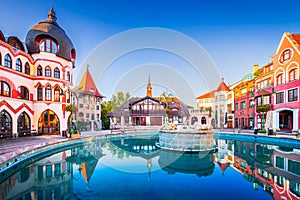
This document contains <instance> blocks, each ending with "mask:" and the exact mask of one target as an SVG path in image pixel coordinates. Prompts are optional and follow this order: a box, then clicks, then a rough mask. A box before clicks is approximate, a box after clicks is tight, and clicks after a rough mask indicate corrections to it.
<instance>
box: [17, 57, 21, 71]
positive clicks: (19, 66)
mask: <svg viewBox="0 0 300 200" xmlns="http://www.w3.org/2000/svg"><path fill="white" fill-rule="evenodd" d="M16 70H17V71H19V72H22V62H21V60H20V58H18V59H17V60H16Z"/></svg>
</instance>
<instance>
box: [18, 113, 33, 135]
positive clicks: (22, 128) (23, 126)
mask: <svg viewBox="0 0 300 200" xmlns="http://www.w3.org/2000/svg"><path fill="white" fill-rule="evenodd" d="M30 124H31V123H30V117H29V115H28V114H27V113H26V112H22V113H21V114H20V115H19V117H18V133H19V134H20V133H21V134H22V133H29V132H30V129H31V125H30Z"/></svg>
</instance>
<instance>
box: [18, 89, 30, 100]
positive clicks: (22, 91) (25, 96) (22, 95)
mask: <svg viewBox="0 0 300 200" xmlns="http://www.w3.org/2000/svg"><path fill="white" fill-rule="evenodd" d="M18 93H19V95H18V98H20V99H26V100H29V92H28V89H27V88H26V87H24V86H20V87H18Z"/></svg>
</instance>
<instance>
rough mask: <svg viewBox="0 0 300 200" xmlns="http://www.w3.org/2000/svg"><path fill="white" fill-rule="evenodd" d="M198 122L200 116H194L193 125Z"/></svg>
mask: <svg viewBox="0 0 300 200" xmlns="http://www.w3.org/2000/svg"><path fill="white" fill-rule="evenodd" d="M196 122H198V117H192V120H191V125H194V124H195V123H196Z"/></svg>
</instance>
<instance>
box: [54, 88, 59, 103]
mask: <svg viewBox="0 0 300 200" xmlns="http://www.w3.org/2000/svg"><path fill="white" fill-rule="evenodd" d="M54 101H60V89H59V87H56V88H54Z"/></svg>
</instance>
